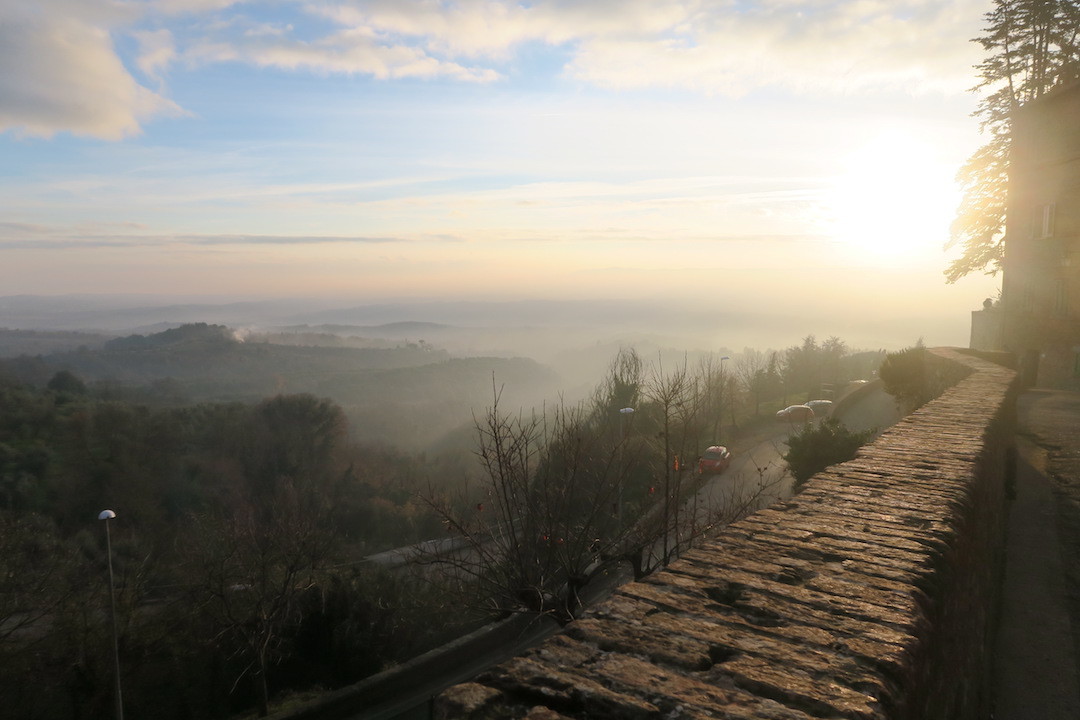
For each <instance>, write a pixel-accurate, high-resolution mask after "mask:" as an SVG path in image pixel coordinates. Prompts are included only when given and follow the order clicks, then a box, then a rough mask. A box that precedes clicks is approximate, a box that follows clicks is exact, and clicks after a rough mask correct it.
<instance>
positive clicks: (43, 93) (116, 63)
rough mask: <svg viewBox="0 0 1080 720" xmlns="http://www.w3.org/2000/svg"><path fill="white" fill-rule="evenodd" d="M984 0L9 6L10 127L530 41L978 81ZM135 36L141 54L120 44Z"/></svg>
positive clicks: (483, 72) (467, 64) (103, 134)
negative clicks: (196, 87) (248, 70)
mask: <svg viewBox="0 0 1080 720" xmlns="http://www.w3.org/2000/svg"><path fill="white" fill-rule="evenodd" d="M984 5H985V2H984V0H954V1H953V2H948V3H946V2H941V1H940V0H849V1H847V2H844V1H839V2H838V1H837V0H798V1H795V0H756V1H752V0H746V1H740V2H732V1H731V0H596V1H593V2H587V3H586V2H579V1H578V0H537V1H536V2H532V3H529V4H523V3H520V2H517V1H516V0H457V1H455V2H450V1H449V0H337V1H334V0H328V1H326V2H318V3H312V2H308V1H307V0H281V1H280V2H278V3H274V4H265V3H252V2H235V1H234V0H158V2H151V3H146V4H129V3H116V2H111V1H109V0H35V2H33V3H25V4H24V3H17V2H5V3H3V4H2V5H0V66H2V67H4V68H18V69H19V71H18V72H11V71H5V72H4V73H3V75H2V76H0V131H3V130H14V131H16V132H20V133H23V134H28V135H37V136H44V137H49V136H51V135H53V134H55V133H57V132H61V131H70V132H73V133H76V134H81V135H88V136H93V137H98V138H103V139H110V140H115V139H119V138H123V137H125V136H129V135H133V134H137V133H138V132H139V131H140V129H141V126H142V124H143V123H145V122H146V121H147V120H149V119H151V118H154V117H157V116H161V115H175V114H178V113H182V112H183V111H182V110H181V108H180V107H179V106H178V105H177V104H176V103H175V102H173V101H172V100H170V99H169V98H168V97H166V96H165V95H164V92H165V91H164V88H165V75H166V73H168V72H178V71H181V70H179V68H181V67H185V66H180V65H178V64H177V61H178V60H181V59H183V60H186V61H187V64H188V65H187V66H186V67H190V66H191V64H195V65H199V64H206V63H219V62H242V63H247V64H250V65H252V66H255V67H261V68H275V69H280V70H287V71H291V72H296V73H311V74H348V75H362V76H370V77H373V78H377V79H381V80H395V79H402V78H422V79H436V80H438V79H441V80H449V81H454V82H470V83H490V82H493V81H497V80H503V81H505V80H507V79H508V78H510V77H512V75H513V68H514V62H515V55H516V53H517V52H518V51H519V49H520V48H522V47H524V46H526V45H530V44H531V45H535V44H540V45H546V46H548V47H557V48H558V49H559V51H560V54H559V56H558V57H560V58H561V62H562V63H563V65H562V75H563V77H565V78H567V79H570V80H573V81H575V82H580V83H587V84H591V85H596V86H603V87H607V88H613V89H620V90H626V89H635V90H639V89H650V88H681V89H686V90H691V91H694V92H699V93H703V94H716V95H730V96H739V95H742V94H745V93H747V92H750V91H753V90H755V89H758V88H780V89H783V90H785V91H787V92H793V93H802V92H814V93H821V92H826V93H840V94H843V93H852V92H865V91H867V90H871V89H872V90H873V91H875V92H876V91H881V90H890V91H900V92H906V93H920V92H929V91H934V92H958V91H962V90H964V89H965V88H966V87H968V86H969V85H970V84H971V70H970V68H971V66H972V64H973V63H974V62H975V60H976V59H977V57H976V53H977V49H976V48H975V47H974V46H973V44H972V43H970V42H968V39H969V38H970V37H972V36H973V35H974V34H975V33H977V31H978V26H977V24H978V22H979V19H980V17H981V13H982V11H983V10H984V7H983V6H984ZM121 37H132V38H133V39H134V40H135V41H136V44H137V46H138V50H137V52H136V54H135V56H134V57H132V58H130V59H129V60H128V62H129V63H130V65H131V66H133V67H135V68H138V70H139V72H140V73H141V74H142V76H143V77H144V78H145V79H147V80H149V81H150V82H151V83H153V84H154V85H155V87H156V89H151V88H149V87H147V86H145V85H144V84H141V83H140V82H139V81H138V80H136V79H135V77H133V75H132V73H131V72H130V71H129V68H128V67H127V65H126V64H125V61H124V59H123V58H122V57H121V55H120V53H119V52H118V50H117V44H116V40H117V39H118V38H121Z"/></svg>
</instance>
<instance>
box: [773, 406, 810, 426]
mask: <svg viewBox="0 0 1080 720" xmlns="http://www.w3.org/2000/svg"><path fill="white" fill-rule="evenodd" d="M776 419H777V420H786V421H787V422H792V423H797V422H803V423H808V422H813V421H814V409H813V408H812V407H810V406H809V405H788V406H787V407H786V408H784V409H783V410H778V411H777V412H776Z"/></svg>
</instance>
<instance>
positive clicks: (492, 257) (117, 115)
mask: <svg viewBox="0 0 1080 720" xmlns="http://www.w3.org/2000/svg"><path fill="white" fill-rule="evenodd" d="M990 4H991V3H990V2H989V0H667V1H666V0H532V1H531V2H530V1H527V0H517V1H516V2H511V1H504V0H475V1H474V0H458V1H456V2H451V1H447V0H259V1H253V2H234V1H232V0H144V1H139V0H126V1H125V0H33V2H27V1H26V0H0V296H2V295H14V294H39V295H59V294H67V293H131V294H157V295H172V296H185V297H188V296H190V297H208V298H209V297H216V298H221V297H251V298H254V297H301V296H303V297H327V298H329V297H342V298H346V297H347V298H352V299H356V300H361V301H380V300H390V299H392V300H407V299H439V298H454V299H471V300H482V299H531V298H544V297H556V298H562V299H566V298H582V299H590V298H619V297H634V298H649V297H658V298H659V297H664V298H685V299H687V300H689V301H692V302H695V303H698V304H699V305H700V304H708V303H713V302H715V303H724V304H727V305H740V304H741V305H743V306H747V307H756V308H759V309H761V308H774V309H775V311H776V312H795V311H802V312H809V311H811V310H813V311H815V312H820V313H829V312H832V313H856V314H857V313H858V312H864V313H869V314H872V315H873V316H875V317H881V318H882V320H883V322H884V321H887V320H888V318H889V317H890V316H891V315H892V314H896V315H911V314H919V313H928V314H939V315H943V314H949V315H950V316H951V317H953V318H955V319H958V320H957V322H955V323H954V324H953V325H952V326H951V327H953V328H954V329H953V330H950V331H949V333H950V336H949V337H943V338H942V341H943V342H945V343H949V344H966V339H967V338H966V334H963V335H961V330H962V329H963V328H966V322H967V318H968V313H969V312H970V310H973V309H977V308H978V307H979V306H980V305H981V302H982V299H983V298H985V297H988V296H992V295H994V294H995V293H996V288H997V287H998V285H999V281H1000V279H999V278H990V277H984V276H981V275H979V276H974V277H969V278H966V279H964V280H961V281H960V282H958V283H957V284H955V285H946V284H945V282H944V275H943V270H944V268H945V267H946V265H947V263H948V261H949V259H950V258H951V257H952V256H953V255H954V254H955V253H954V252H953V251H946V250H945V248H944V245H945V243H946V241H947V240H948V225H949V221H950V220H951V218H952V215H953V213H954V211H955V208H956V205H957V203H958V201H959V190H958V189H957V187H956V185H955V183H954V182H953V178H954V176H955V173H956V170H957V169H958V168H959V166H960V164H961V163H962V162H963V161H964V159H965V158H966V157H967V156H968V155H969V154H970V153H971V152H972V151H973V150H974V149H975V148H976V147H978V145H979V144H981V142H982V138H981V137H980V135H979V132H978V123H977V120H976V119H974V118H972V117H971V113H972V111H973V110H974V108H975V104H976V102H977V99H978V96H977V95H975V94H973V93H971V92H970V91H969V90H970V88H971V87H973V86H974V85H975V84H976V81H977V79H976V76H975V73H974V70H973V66H974V65H975V64H976V63H978V62H979V61H980V59H981V50H980V48H979V47H978V45H977V44H975V43H973V42H971V38H973V37H975V36H976V35H978V34H979V32H980V29H981V27H982V24H983V18H982V15H983V13H984V12H986V11H987V10H988V9H989V8H990ZM962 332H963V333H966V330H962Z"/></svg>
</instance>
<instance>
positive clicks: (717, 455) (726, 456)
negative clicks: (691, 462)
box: [697, 445, 731, 475]
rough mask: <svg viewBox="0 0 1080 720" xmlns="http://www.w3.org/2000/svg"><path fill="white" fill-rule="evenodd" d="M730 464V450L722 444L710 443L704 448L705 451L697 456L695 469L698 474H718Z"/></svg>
mask: <svg viewBox="0 0 1080 720" xmlns="http://www.w3.org/2000/svg"><path fill="white" fill-rule="evenodd" d="M730 464H731V452H730V451H728V449H727V448H726V447H724V446H723V445H711V446H709V447H707V448H705V453H704V454H703V455H702V456H701V457H700V458H698V462H697V471H698V474H699V475H719V474H720V473H722V472H724V471H725V470H727V469H728V465H730Z"/></svg>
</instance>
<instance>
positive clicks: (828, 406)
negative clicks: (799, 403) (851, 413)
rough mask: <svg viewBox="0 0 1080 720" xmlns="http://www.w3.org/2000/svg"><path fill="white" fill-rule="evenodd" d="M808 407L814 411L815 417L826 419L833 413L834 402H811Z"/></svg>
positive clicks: (807, 404)
mask: <svg viewBox="0 0 1080 720" xmlns="http://www.w3.org/2000/svg"><path fill="white" fill-rule="evenodd" d="M806 406H807V407H809V408H810V409H811V410H813V411H814V417H825V416H826V415H828V414H829V413H831V412H832V407H833V402H832V400H810V401H808V402H807V403H806Z"/></svg>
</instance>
